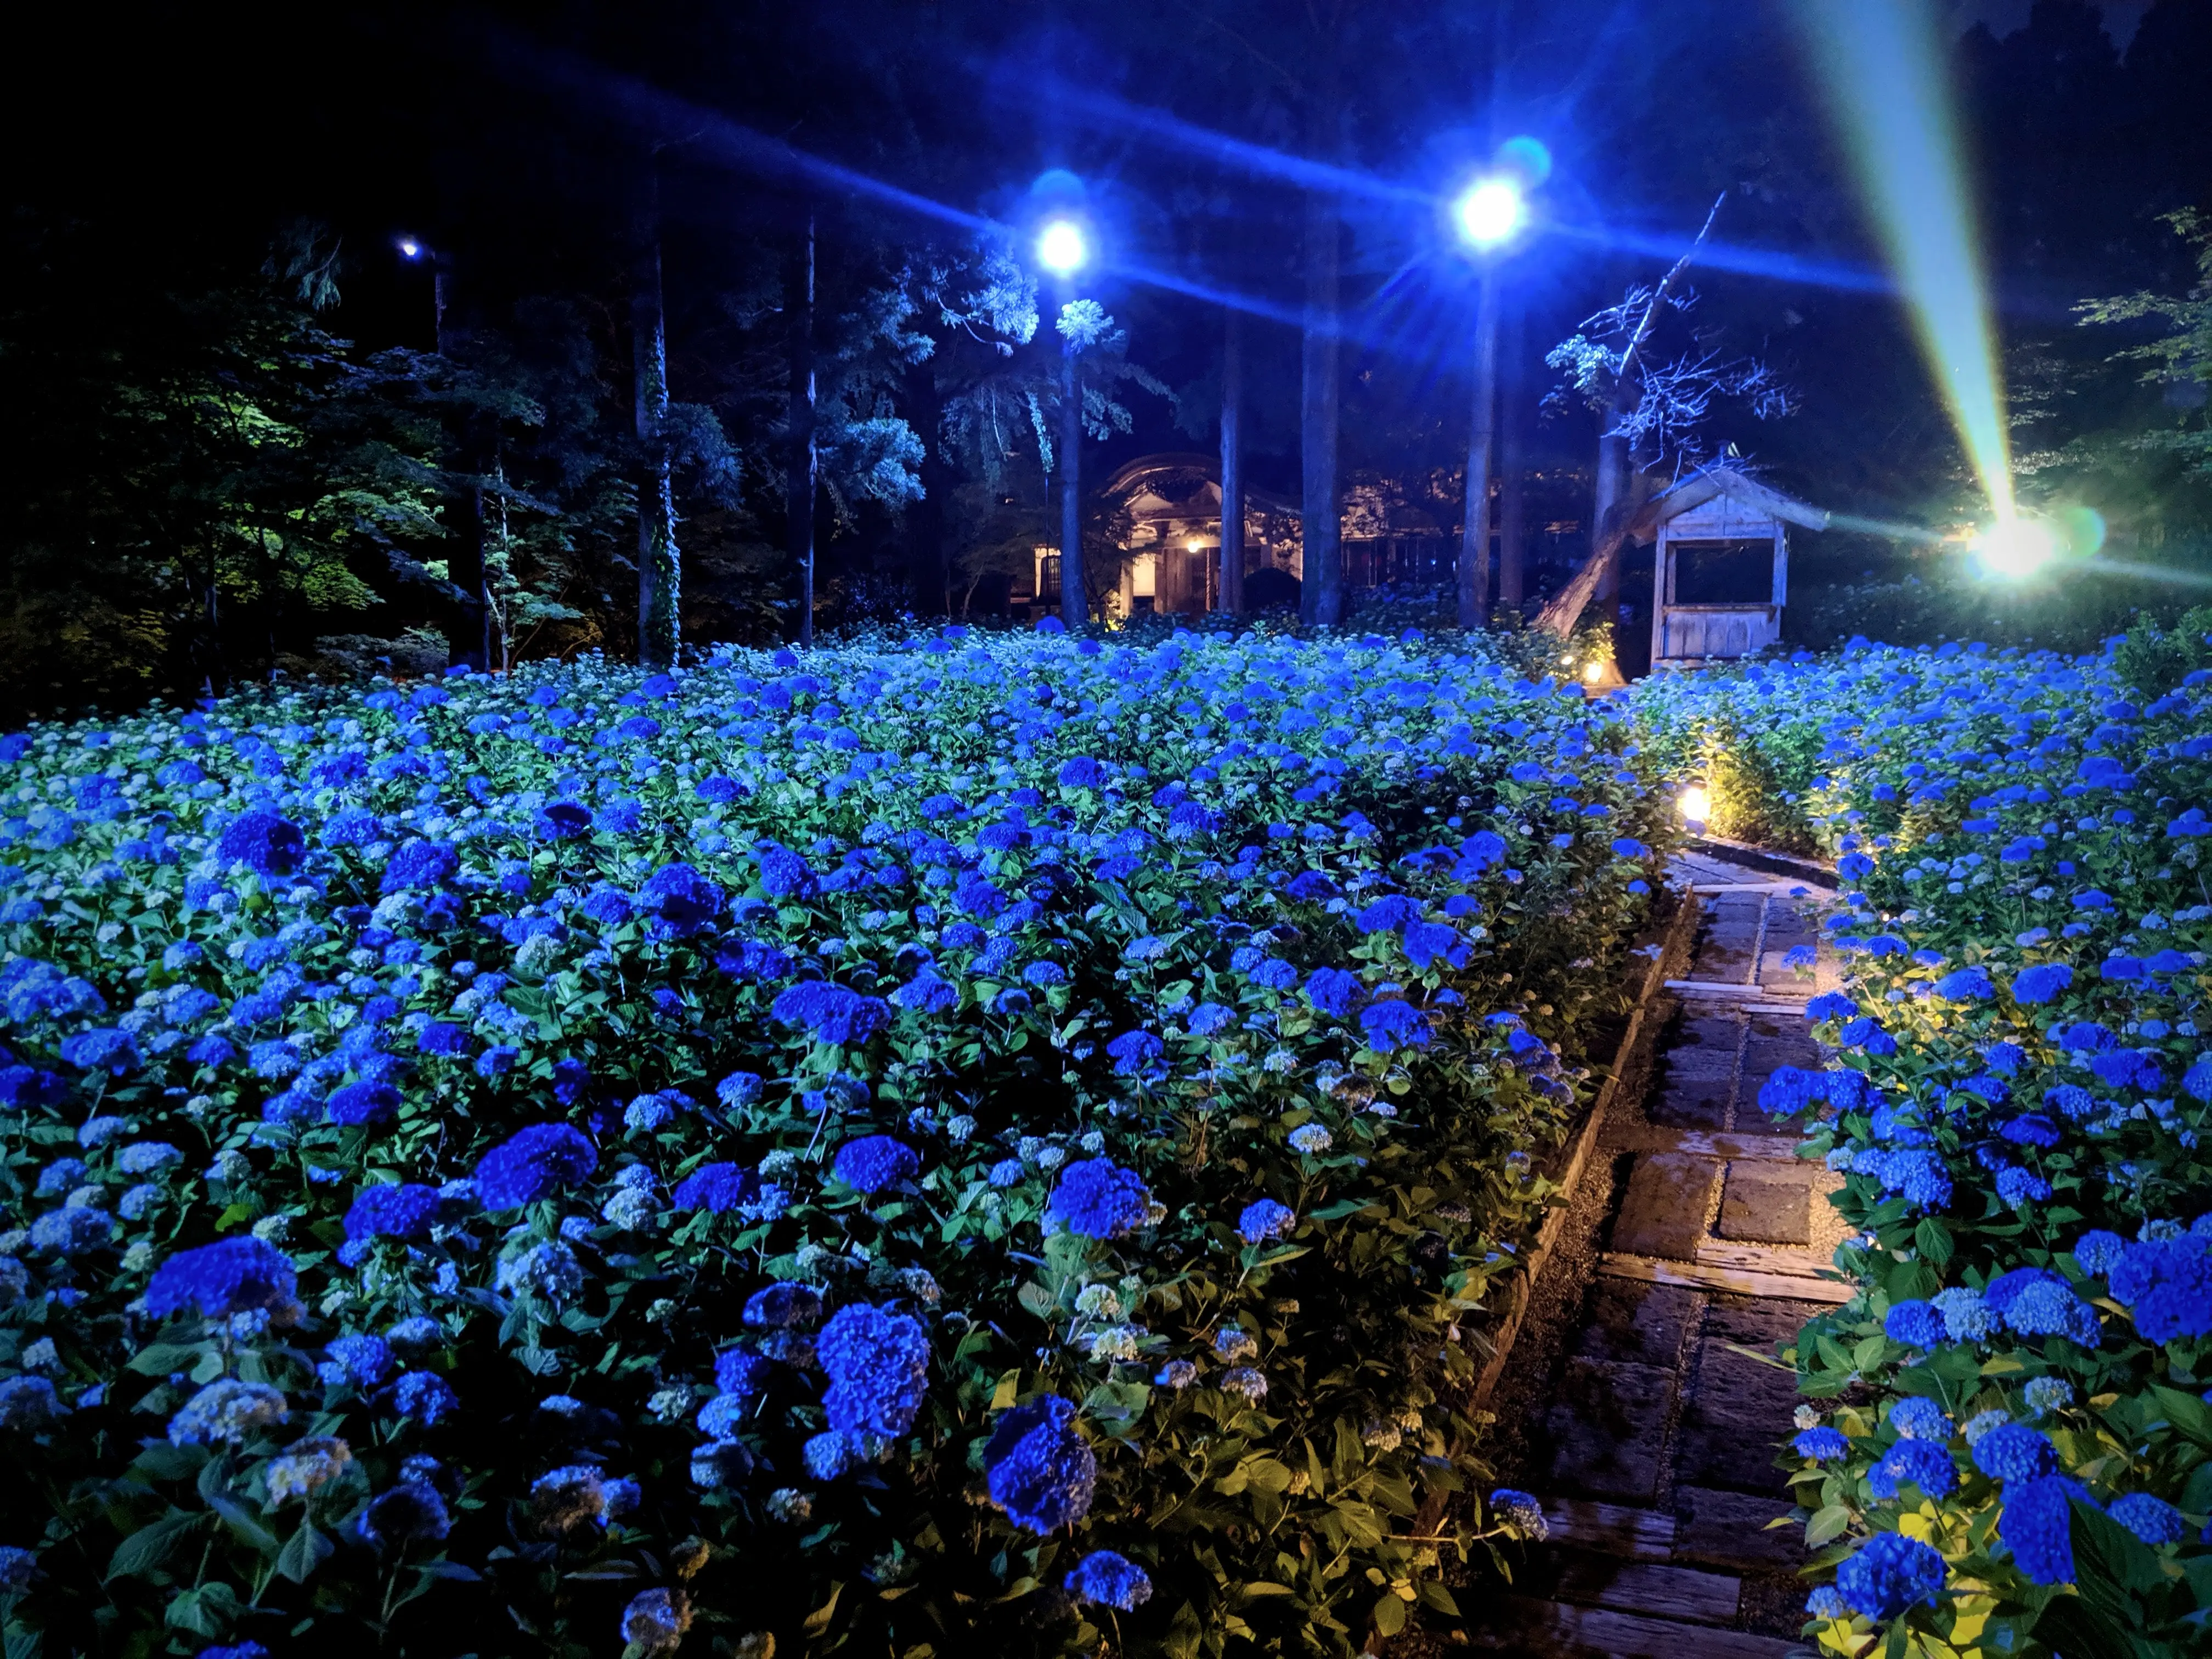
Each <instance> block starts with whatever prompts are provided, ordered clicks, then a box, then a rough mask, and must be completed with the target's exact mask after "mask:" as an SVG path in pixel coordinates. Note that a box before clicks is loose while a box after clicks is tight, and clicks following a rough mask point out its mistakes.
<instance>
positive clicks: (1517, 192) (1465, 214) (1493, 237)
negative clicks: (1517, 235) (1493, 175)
mask: <svg viewBox="0 0 2212 1659" xmlns="http://www.w3.org/2000/svg"><path fill="white" fill-rule="evenodd" d="M1455 213H1456V214H1457V216H1458V218H1459V230H1460V234H1461V235H1462V236H1464V237H1465V238H1466V239H1467V240H1468V241H1469V242H1470V243H1472V244H1473V245H1474V246H1476V247H1478V248H1484V249H1488V248H1493V247H1496V246H1498V245H1499V244H1500V243H1501V242H1504V241H1505V240H1507V239H1508V238H1510V236H1511V235H1512V234H1513V233H1514V232H1515V231H1516V230H1518V229H1520V228H1521V222H1522V219H1523V218H1525V217H1526V216H1527V215H1528V204H1527V203H1526V201H1524V200H1523V199H1522V194H1521V186H1520V185H1516V184H1515V183H1514V182H1513V180H1511V179H1477V180H1475V182H1474V184H1473V185H1471V186H1469V187H1468V191H1467V193H1466V194H1465V195H1463V196H1462V197H1460V198H1459V202H1458V204H1457V205H1456V207H1455Z"/></svg>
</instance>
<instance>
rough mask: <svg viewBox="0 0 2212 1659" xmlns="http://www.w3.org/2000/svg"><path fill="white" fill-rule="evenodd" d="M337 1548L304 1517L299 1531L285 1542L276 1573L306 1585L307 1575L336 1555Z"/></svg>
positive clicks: (277, 1561)
mask: <svg viewBox="0 0 2212 1659" xmlns="http://www.w3.org/2000/svg"><path fill="white" fill-rule="evenodd" d="M336 1553H337V1545H336V1544H334V1543H332V1542H331V1541H330V1540H329V1539H327V1538H325V1537H324V1536H323V1535H322V1534H320V1533H319V1532H317V1531H316V1530H315V1528H314V1524H313V1522H310V1521H307V1520H306V1519H305V1518H304V1517H303V1518H302V1519H301V1522H300V1529H299V1531H297V1532H295V1533H294V1534H292V1535H291V1536H290V1537H289V1538H288V1539H286V1540H285V1541H284V1548H283V1553H281V1554H279V1555H278V1556H277V1558H276V1571H279V1572H281V1573H283V1575H284V1576H285V1577H287V1578H289V1579H290V1580H291V1581H292V1582H293V1583H295V1584H304V1583H307V1575H308V1574H309V1573H311V1572H313V1571H314V1570H315V1569H316V1568H317V1567H318V1566H319V1565H322V1563H324V1562H325V1561H327V1560H328V1559H330V1558H331V1556H332V1555H334V1554H336Z"/></svg>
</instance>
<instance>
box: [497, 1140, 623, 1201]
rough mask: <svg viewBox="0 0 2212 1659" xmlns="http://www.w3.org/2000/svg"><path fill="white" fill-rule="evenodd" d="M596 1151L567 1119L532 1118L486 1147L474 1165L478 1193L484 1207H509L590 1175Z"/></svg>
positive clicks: (584, 1179)
mask: <svg viewBox="0 0 2212 1659" xmlns="http://www.w3.org/2000/svg"><path fill="white" fill-rule="evenodd" d="M598 1167H599V1153H598V1152H596V1151H594V1150H593V1148H592V1143H591V1142H590V1141H588V1140H586V1139H584V1137H583V1135H582V1134H581V1133H579V1132H578V1131H577V1130H575V1129H574V1128H573V1127H570V1126H569V1125H568V1124H566V1123H533V1124H532V1125H531V1126H530V1127H528V1128H526V1129H523V1130H520V1131H519V1132H517V1133H515V1134H513V1135H511V1136H510V1137H508V1138H507V1139H506V1140H504V1141H502V1142H501V1143H500V1145H498V1146H495V1147H493V1148H492V1149H491V1151H489V1152H486V1153H485V1154H484V1155H483V1158H482V1159H481V1160H479V1161H478V1163H477V1170H476V1182H477V1198H478V1200H480V1201H481V1202H482V1203H483V1206H484V1208H486V1209H487V1210H513V1209H519V1208H520V1207H521V1206H523V1205H525V1204H530V1203H534V1202H536V1201H537V1200H538V1199H541V1198H544V1197H545V1196H546V1195H547V1194H550V1193H551V1192H552V1191H553V1189H554V1188H556V1187H559V1186H562V1185H564V1184H568V1185H573V1184H574V1183H576V1182H581V1181H586V1180H588V1179H590V1177H591V1174H592V1170H595V1169H597V1168H598Z"/></svg>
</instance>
